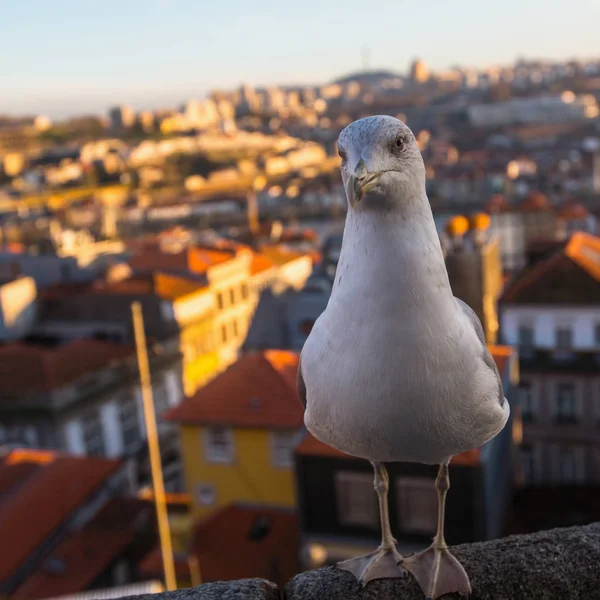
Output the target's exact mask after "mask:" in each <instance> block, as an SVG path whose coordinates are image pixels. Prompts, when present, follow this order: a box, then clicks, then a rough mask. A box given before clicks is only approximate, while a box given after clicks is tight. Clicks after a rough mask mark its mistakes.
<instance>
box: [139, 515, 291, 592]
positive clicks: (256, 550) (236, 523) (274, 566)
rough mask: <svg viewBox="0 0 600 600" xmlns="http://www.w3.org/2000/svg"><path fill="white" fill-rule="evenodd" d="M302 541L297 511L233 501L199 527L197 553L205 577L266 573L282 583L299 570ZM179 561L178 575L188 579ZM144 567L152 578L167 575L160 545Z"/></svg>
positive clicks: (183, 562) (215, 578) (218, 578)
mask: <svg viewBox="0 0 600 600" xmlns="http://www.w3.org/2000/svg"><path fill="white" fill-rule="evenodd" d="M298 542H299V538H298V524H297V518H296V515H295V514H294V512H293V511H291V510H286V509H276V508H266V507H254V506H242V505H235V504H233V505H229V506H226V507H225V508H223V509H221V510H219V511H218V512H216V513H214V514H213V515H212V516H210V517H208V518H207V519H206V520H204V521H202V522H201V523H200V524H199V525H198V526H197V528H196V530H195V533H194V541H193V551H194V554H195V556H196V557H197V559H198V564H199V567H200V573H201V576H202V581H206V582H210V581H228V580H232V579H244V578H252V577H261V578H264V579H269V580H271V581H274V582H275V583H277V584H280V585H282V584H285V583H286V582H287V581H289V579H291V578H292V577H293V576H294V575H296V574H297V573H298V571H299V564H298V550H299V548H298ZM232 557H235V558H234V559H233V560H232ZM177 563H178V564H176V571H177V573H178V576H179V577H181V578H182V579H184V578H185V579H188V578H189V567H188V562H187V560H185V559H180V560H178V561H177ZM140 571H141V572H142V573H143V574H144V576H146V577H148V576H151V577H156V576H160V575H161V574H162V563H161V558H160V552H159V549H158V548H156V550H155V551H154V552H153V553H152V554H151V555H150V556H148V558H147V559H146V560H145V561H144V562H143V563H142V565H141V566H140Z"/></svg>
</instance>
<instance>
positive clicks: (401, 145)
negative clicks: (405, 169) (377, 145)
mask: <svg viewBox="0 0 600 600" xmlns="http://www.w3.org/2000/svg"><path fill="white" fill-rule="evenodd" d="M405 143H406V142H405V141H404V138H403V137H402V136H401V135H399V136H398V137H397V138H396V141H395V142H394V146H395V147H396V148H398V150H402V149H403V148H404V146H405Z"/></svg>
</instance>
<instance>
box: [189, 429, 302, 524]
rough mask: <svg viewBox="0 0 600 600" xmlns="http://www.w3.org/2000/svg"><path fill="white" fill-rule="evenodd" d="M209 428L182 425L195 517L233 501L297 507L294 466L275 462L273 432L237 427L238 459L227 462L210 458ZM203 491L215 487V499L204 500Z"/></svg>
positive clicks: (236, 447) (236, 450) (236, 452)
mask: <svg viewBox="0 0 600 600" xmlns="http://www.w3.org/2000/svg"><path fill="white" fill-rule="evenodd" d="M205 431H206V430H205V429H204V428H201V427H192V426H182V427H181V428H180V432H181V444H182V454H183V462H184V477H185V484H186V490H187V491H188V492H189V493H190V494H191V495H192V503H193V510H194V518H198V517H204V516H206V515H208V514H210V513H211V512H213V511H214V510H215V509H216V508H221V507H223V506H226V505H228V504H230V503H231V502H249V503H253V504H264V505H271V506H284V507H293V506H295V504H296V492H295V482H294V473H293V465H290V466H289V467H279V466H276V465H274V461H273V453H272V442H271V437H270V432H268V431H266V430H258V429H237V430H233V438H234V459H233V461H232V462H231V463H230V464H226V463H216V462H210V461H209V460H207V456H206V438H205ZM203 490H212V495H213V502H210V503H203V502H202V501H201V500H200V493H201V492H202V491H203ZM209 495H210V494H206V497H208V496H209Z"/></svg>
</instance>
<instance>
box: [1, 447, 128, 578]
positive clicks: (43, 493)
mask: <svg viewBox="0 0 600 600" xmlns="http://www.w3.org/2000/svg"><path fill="white" fill-rule="evenodd" d="M120 464H121V463H120V461H117V460H109V459H103V458H76V457H72V456H66V455H60V454H57V453H54V452H39V451H28V450H15V451H13V452H11V453H9V454H8V455H7V456H5V457H4V458H3V459H2V460H1V461H0V480H1V481H3V482H4V484H3V486H2V497H1V502H0V539H3V540H10V544H0V584H1V583H3V582H4V581H6V579H7V578H8V577H10V576H11V575H12V574H13V572H14V571H15V569H16V568H17V567H18V566H19V565H20V564H21V563H22V562H23V561H24V560H25V559H27V557H29V556H30V555H31V553H32V552H34V551H35V550H36V549H37V548H38V547H39V546H40V544H42V543H43V542H44V541H45V540H46V539H47V538H48V537H49V536H50V535H51V534H52V533H53V532H54V531H55V530H56V529H57V528H58V527H59V526H60V525H61V524H62V523H63V522H64V521H65V519H66V518H68V517H70V516H71V515H72V513H73V511H75V510H77V509H78V508H80V507H81V506H82V504H83V503H84V502H85V501H86V500H87V499H88V498H89V497H90V495H91V494H92V493H93V492H95V491H96V490H97V489H98V488H99V487H100V486H101V485H102V484H103V483H104V482H105V481H106V479H107V478H108V477H110V476H111V475H112V474H113V473H114V472H115V471H116V470H117V469H118V468H119V466H120ZM23 465H27V466H28V468H27V469H24V468H23ZM15 472H18V473H19V474H20V477H16V476H15ZM7 482H10V483H7Z"/></svg>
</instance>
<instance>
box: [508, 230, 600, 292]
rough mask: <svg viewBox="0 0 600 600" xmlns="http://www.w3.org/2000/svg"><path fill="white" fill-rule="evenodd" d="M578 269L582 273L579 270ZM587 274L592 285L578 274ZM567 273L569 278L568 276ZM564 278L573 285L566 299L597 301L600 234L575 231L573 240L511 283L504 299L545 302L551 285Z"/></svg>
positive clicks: (568, 284)
mask: <svg viewBox="0 0 600 600" xmlns="http://www.w3.org/2000/svg"><path fill="white" fill-rule="evenodd" d="M575 271H578V273H575ZM582 273H583V274H585V277H587V278H588V281H587V283H588V284H592V287H589V286H588V287H587V288H585V289H584V288H583V287H582V286H583V283H584V282H583V281H582V278H581V277H578V278H577V280H576V281H575V280H574V279H573V277H576V276H577V275H581V274H582ZM567 276H569V279H568V280H567ZM557 281H561V282H562V283H563V287H564V288H566V287H569V288H570V291H568V294H567V296H564V298H563V299H562V300H561V297H557V300H556V301H558V300H561V301H562V303H575V302H577V303H582V302H583V303H594V302H596V301H597V299H598V298H597V297H598V296H599V295H600V287H598V286H597V283H598V282H600V238H597V237H596V236H593V235H590V234H588V233H583V232H577V233H574V234H573V235H572V236H571V238H570V239H569V241H568V242H567V243H566V244H565V245H564V246H563V247H562V248H560V249H559V250H558V251H556V252H555V253H553V254H552V255H551V256H549V257H548V258H546V259H542V260H540V261H538V262H537V263H534V264H533V265H532V266H530V267H526V268H525V269H524V270H523V271H521V273H519V275H517V277H516V278H515V279H514V280H513V281H512V282H511V283H510V284H509V286H508V287H507V288H506V290H505V291H504V294H503V296H502V301H503V302H532V303H544V302H546V301H550V300H551V298H550V296H549V295H548V289H549V288H548V286H549V285H552V283H553V282H554V283H556V282H557Z"/></svg>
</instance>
